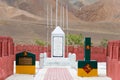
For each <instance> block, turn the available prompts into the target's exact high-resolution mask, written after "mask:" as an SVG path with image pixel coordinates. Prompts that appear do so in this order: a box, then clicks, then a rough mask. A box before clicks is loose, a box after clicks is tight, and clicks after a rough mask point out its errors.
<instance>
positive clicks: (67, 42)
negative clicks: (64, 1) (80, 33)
mask: <svg viewBox="0 0 120 80" xmlns="http://www.w3.org/2000/svg"><path fill="white" fill-rule="evenodd" d="M66 27H67V53H68V6H67V5H66Z"/></svg>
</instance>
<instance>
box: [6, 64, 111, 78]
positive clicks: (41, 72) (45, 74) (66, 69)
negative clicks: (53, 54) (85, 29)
mask: <svg viewBox="0 0 120 80" xmlns="http://www.w3.org/2000/svg"><path fill="white" fill-rule="evenodd" d="M38 63H39V62H38ZM36 67H37V66H36ZM36 70H37V73H36V74H35V75H25V74H13V75H11V76H10V77H8V78H7V79H6V80H112V79H111V78H109V77H107V76H106V63H105V62H104V63H98V74H99V76H98V77H78V76H77V70H76V69H74V68H71V67H70V66H44V68H43V69H39V67H37V68H36Z"/></svg>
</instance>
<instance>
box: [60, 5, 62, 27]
mask: <svg viewBox="0 0 120 80" xmlns="http://www.w3.org/2000/svg"><path fill="white" fill-rule="evenodd" d="M60 27H62V4H61V6H60Z"/></svg>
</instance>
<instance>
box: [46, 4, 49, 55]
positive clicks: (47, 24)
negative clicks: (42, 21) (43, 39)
mask: <svg viewBox="0 0 120 80" xmlns="http://www.w3.org/2000/svg"><path fill="white" fill-rule="evenodd" d="M48 24H49V23H48V4H47V28H46V29H47V53H48Z"/></svg>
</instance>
